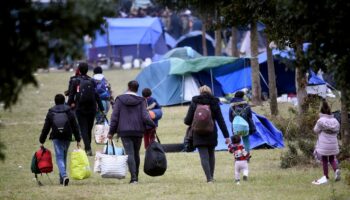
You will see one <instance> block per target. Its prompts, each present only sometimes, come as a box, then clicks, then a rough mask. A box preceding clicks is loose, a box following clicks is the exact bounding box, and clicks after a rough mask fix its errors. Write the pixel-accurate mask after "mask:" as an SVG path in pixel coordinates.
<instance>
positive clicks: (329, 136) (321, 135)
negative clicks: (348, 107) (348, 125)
mask: <svg viewBox="0 0 350 200" xmlns="http://www.w3.org/2000/svg"><path fill="white" fill-rule="evenodd" d="M339 130H340V124H339V122H338V120H336V119H335V118H334V117H333V115H327V114H320V118H319V119H318V120H317V122H316V125H315V127H314V132H315V133H316V134H318V140H317V143H316V151H317V153H319V154H321V155H323V156H331V155H337V154H338V153H339V145H338V138H337V135H338V133H339Z"/></svg>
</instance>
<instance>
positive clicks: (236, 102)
mask: <svg viewBox="0 0 350 200" xmlns="http://www.w3.org/2000/svg"><path fill="white" fill-rule="evenodd" d="M235 107H243V108H246V109H247V111H246V113H247V115H246V116H242V117H243V118H244V119H245V120H246V121H247V122H248V125H249V134H253V133H255V132H256V127H255V124H254V121H253V115H252V110H251V108H250V106H249V105H248V103H247V102H246V101H245V100H244V99H242V98H237V97H234V98H232V99H231V107H230V110H229V120H230V122H231V123H232V121H233V119H234V118H235V116H236V115H235V113H234V112H233V109H234V108H235Z"/></svg>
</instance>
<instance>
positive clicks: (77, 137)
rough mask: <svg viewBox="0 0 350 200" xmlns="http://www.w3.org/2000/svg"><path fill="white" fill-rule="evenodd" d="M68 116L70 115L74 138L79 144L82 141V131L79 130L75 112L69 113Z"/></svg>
mask: <svg viewBox="0 0 350 200" xmlns="http://www.w3.org/2000/svg"><path fill="white" fill-rule="evenodd" d="M67 114H68V117H69V123H70V126H71V127H72V131H73V134H74V138H75V140H76V141H77V143H79V142H80V140H81V137H80V129H79V126H78V123H77V120H76V118H75V116H74V114H73V112H68V113H67Z"/></svg>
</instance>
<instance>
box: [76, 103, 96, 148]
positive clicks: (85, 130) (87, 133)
mask: <svg viewBox="0 0 350 200" xmlns="http://www.w3.org/2000/svg"><path fill="white" fill-rule="evenodd" d="M76 116H77V119H78V124H79V128H80V132H81V137H82V138H83V141H84V148H85V151H89V150H91V131H92V127H93V126H94V120H95V113H81V112H79V111H78V110H77V111H76Z"/></svg>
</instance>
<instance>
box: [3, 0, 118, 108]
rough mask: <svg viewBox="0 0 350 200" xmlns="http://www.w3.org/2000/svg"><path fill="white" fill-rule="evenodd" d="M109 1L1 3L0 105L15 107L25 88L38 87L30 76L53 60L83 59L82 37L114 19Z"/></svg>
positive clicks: (24, 1) (27, 0)
mask: <svg viewBox="0 0 350 200" xmlns="http://www.w3.org/2000/svg"><path fill="white" fill-rule="evenodd" d="M113 9H114V6H113V4H112V1H108V0H104V1H93V0H86V1H73V0H71V1H70V0H68V1H52V2H51V3H40V2H37V1H29V0H20V1H1V3H0V29H1V31H2V37H1V39H0V41H1V44H2V47H3V51H2V52H3V53H2V54H1V60H2V67H1V68H0V80H1V81H0V102H3V103H4V107H5V109H7V108H10V107H11V105H13V104H15V103H16V102H17V99H18V95H19V94H20V92H21V91H22V89H23V86H25V85H27V84H34V85H35V86H36V85H37V82H36V79H35V77H34V75H33V73H34V72H35V71H36V70H37V69H38V68H40V67H42V68H45V67H47V65H48V60H49V57H50V56H52V55H53V56H54V57H55V58H56V60H59V59H61V58H64V57H66V56H67V55H70V56H71V57H73V58H79V57H81V55H82V46H83V36H84V35H94V31H95V30H96V29H99V28H100V26H101V24H102V23H103V22H104V19H103V17H107V16H113V15H114V11H113Z"/></svg>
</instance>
